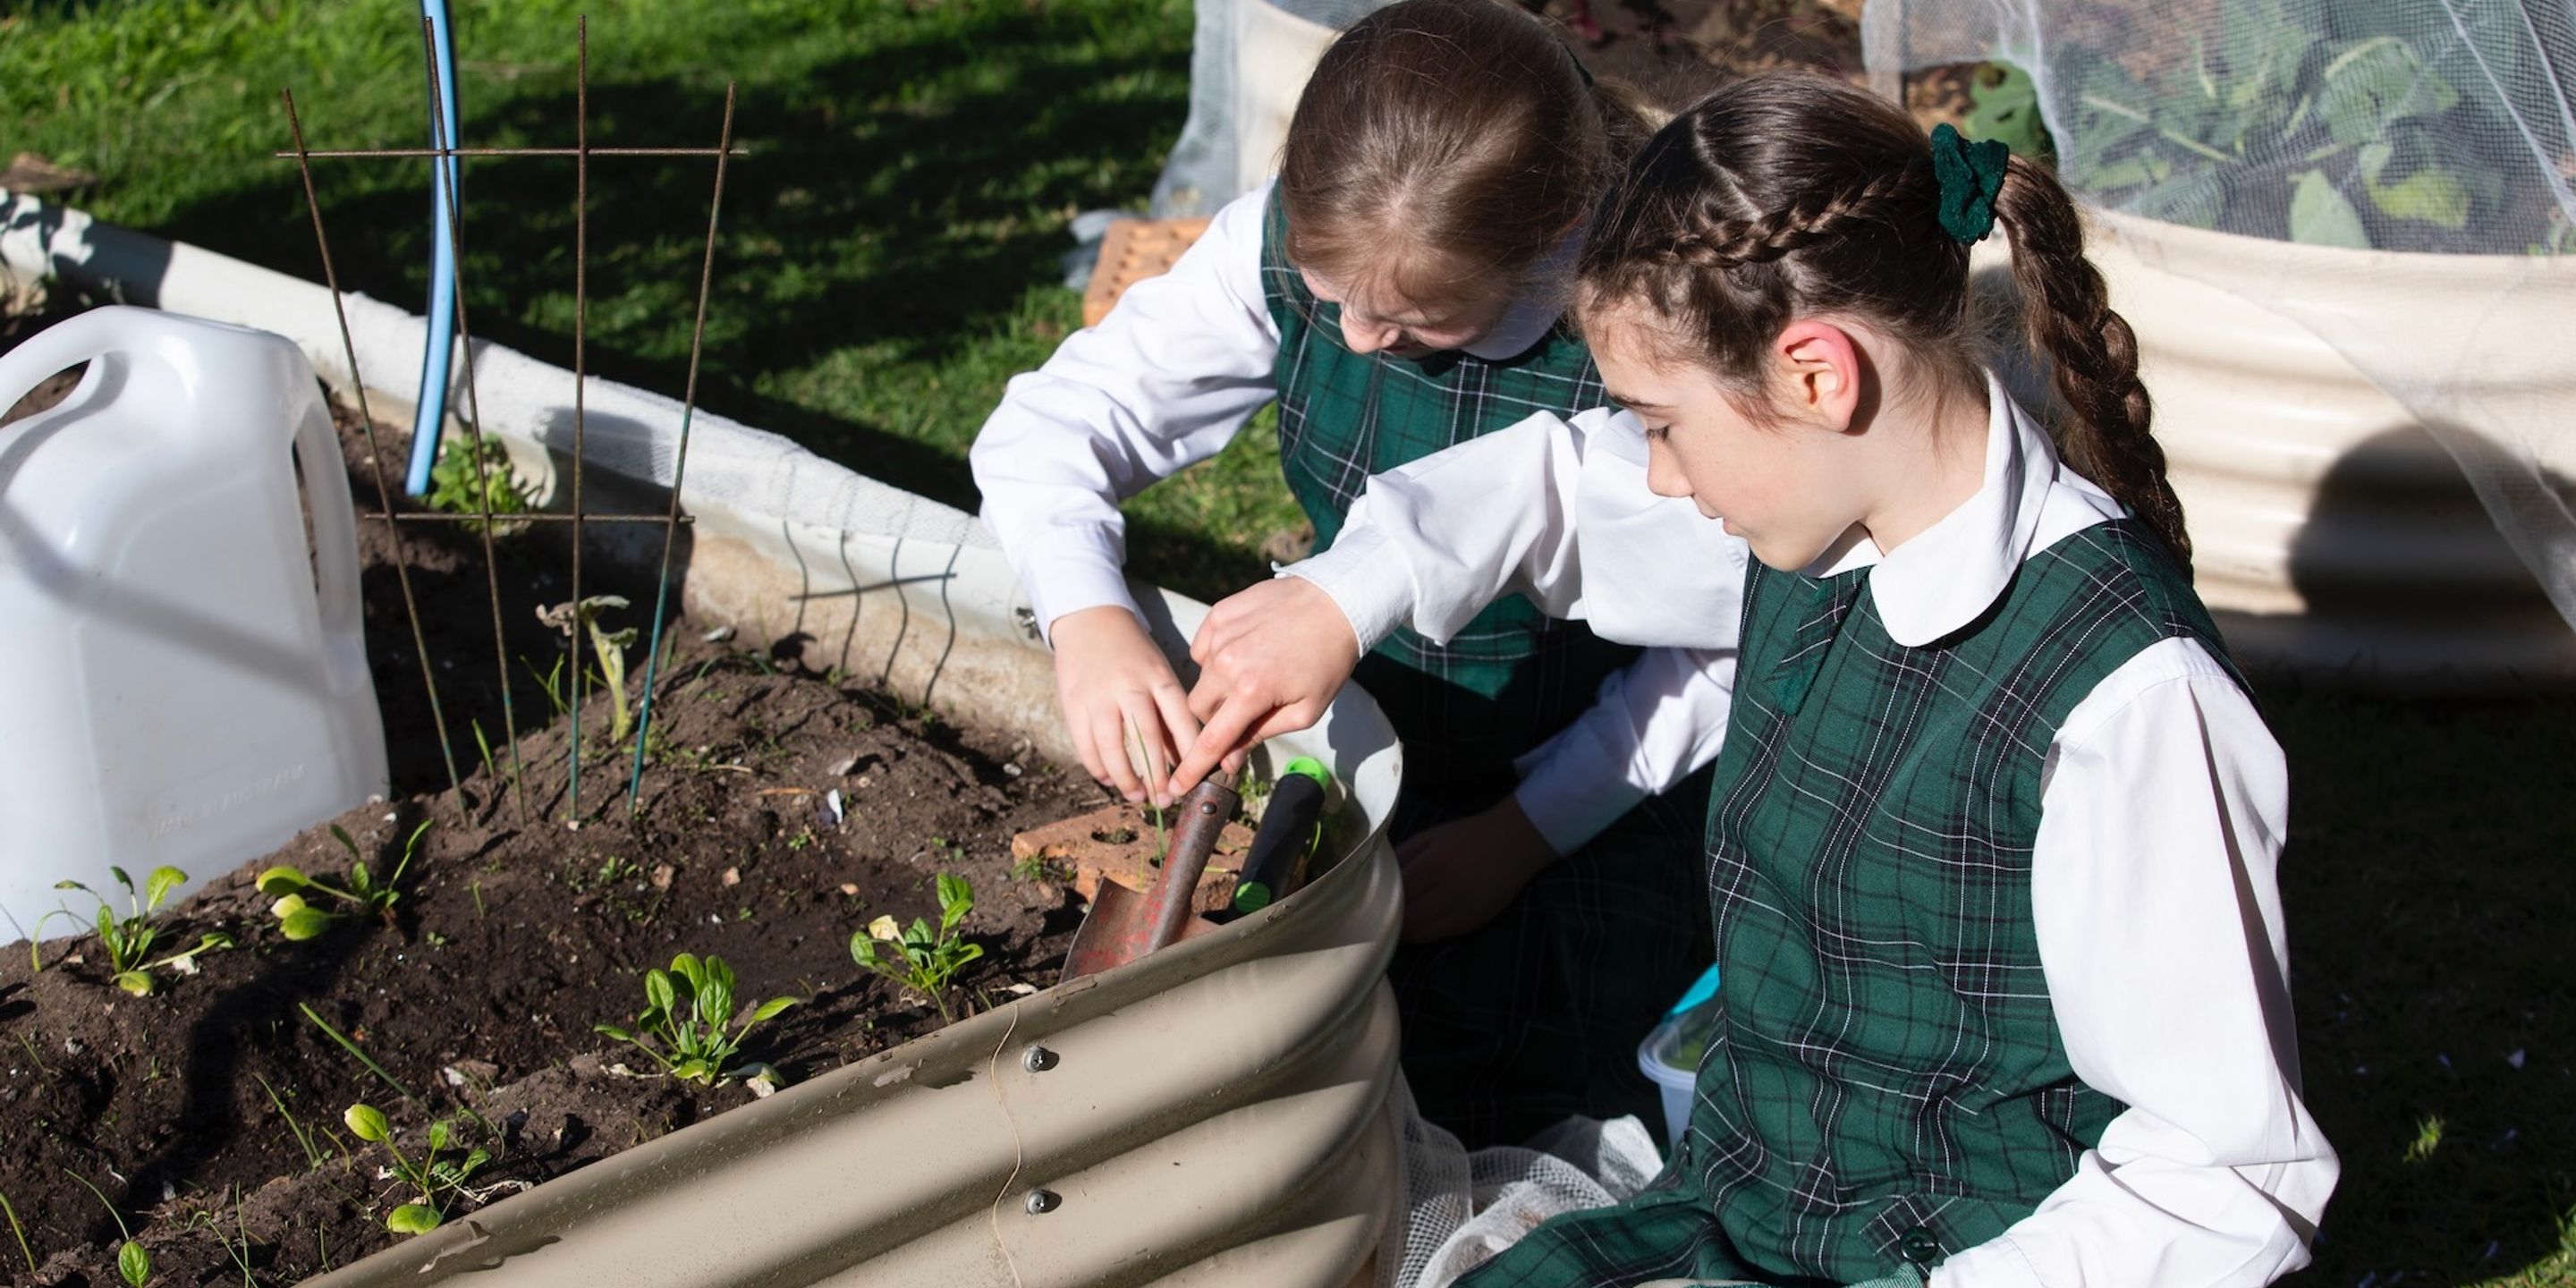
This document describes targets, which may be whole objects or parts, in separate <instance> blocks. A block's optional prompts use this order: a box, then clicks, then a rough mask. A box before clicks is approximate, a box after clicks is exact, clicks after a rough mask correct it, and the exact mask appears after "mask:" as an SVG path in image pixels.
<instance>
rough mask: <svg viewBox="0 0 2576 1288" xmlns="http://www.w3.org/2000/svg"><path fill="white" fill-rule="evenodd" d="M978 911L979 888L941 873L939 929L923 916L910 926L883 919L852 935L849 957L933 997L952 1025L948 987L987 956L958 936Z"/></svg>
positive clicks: (914, 919)
mask: <svg viewBox="0 0 2576 1288" xmlns="http://www.w3.org/2000/svg"><path fill="white" fill-rule="evenodd" d="M974 910H975V887H974V886H973V885H972V884H970V883H968V882H967V880H966V878H964V877H961V876H957V875H954V874H952V873H947V872H942V873H940V874H939V926H938V928H937V929H932V928H931V925H930V923H929V922H927V921H924V920H922V919H921V918H919V917H915V918H913V919H912V924H911V925H910V926H908V927H898V926H897V925H896V924H895V919H894V918H892V917H879V918H877V919H876V920H874V921H871V922H869V923H868V925H867V928H866V929H865V930H861V931H858V932H856V933H855V934H852V935H851V936H850V957H851V959H852V960H854V961H856V962H858V964H859V965H860V966H862V967H865V968H866V969H868V970H870V971H874V972H875V973H877V974H879V975H883V976H884V977H886V978H887V979H890V980H893V981H894V982H895V983H897V984H901V985H903V986H905V987H907V988H910V989H912V990H914V991H916V992H918V993H920V994H921V995H922V996H924V997H927V998H929V999H930V1001H931V1004H932V1005H935V1006H937V1007H938V1008H939V1016H940V1018H941V1019H943V1020H954V1019H955V1018H956V1016H955V1015H953V1014H951V1013H950V1011H949V1009H948V982H949V981H950V980H952V979H954V978H956V976H957V972H958V971H959V970H960V969H962V968H964V967H965V965H966V963H968V962H971V961H974V960H975V959H976V958H978V957H981V956H983V955H984V946H983V945H982V944H971V943H968V942H966V940H965V939H964V938H963V937H962V936H960V935H959V934H958V933H957V924H958V923H959V922H962V921H964V920H966V914H967V913H970V912H973V911H974Z"/></svg>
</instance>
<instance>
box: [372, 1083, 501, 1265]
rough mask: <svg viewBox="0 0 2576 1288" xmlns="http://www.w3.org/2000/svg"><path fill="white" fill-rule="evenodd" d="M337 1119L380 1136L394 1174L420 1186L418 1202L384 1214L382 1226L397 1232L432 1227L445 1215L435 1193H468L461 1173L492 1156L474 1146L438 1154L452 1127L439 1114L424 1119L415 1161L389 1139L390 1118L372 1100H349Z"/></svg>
mask: <svg viewBox="0 0 2576 1288" xmlns="http://www.w3.org/2000/svg"><path fill="white" fill-rule="evenodd" d="M340 1121H342V1122H344V1123H347V1124H348V1125H349V1130H350V1131H351V1132H352V1133H354V1134H355V1135H356V1136H357V1138H358V1139H360V1140H363V1141H371V1142H382V1143H383V1145H384V1147H385V1152H386V1153H388V1154H391V1155H393V1156H394V1165H393V1169H392V1170H393V1175H394V1178H395V1179H397V1180H400V1181H401V1182H403V1183H404V1184H406V1185H409V1186H410V1187H411V1188H413V1189H415V1190H418V1191H420V1201H419V1202H417V1203H405V1204H402V1205H400V1206H398V1207H396V1208H395V1209H394V1210H393V1211H391V1212H388V1213H386V1214H385V1228H386V1229H388V1230H391V1231H393V1232H394V1233H396V1234H427V1233H429V1232H430V1231H432V1230H435V1229H437V1228H438V1223H439V1222H441V1221H444V1220H446V1219H447V1213H446V1210H445V1209H443V1208H442V1207H440V1205H439V1203H440V1198H439V1196H440V1195H442V1194H451V1195H454V1196H456V1197H459V1198H463V1197H468V1196H467V1194H466V1192H465V1178H466V1177H469V1176H472V1175H473V1174H474V1169H476V1168H478V1167H481V1166H482V1165H483V1164H484V1163H486V1162H488V1161H490V1159H491V1157H492V1155H491V1154H490V1153H489V1152H487V1151H485V1150H483V1149H481V1148H479V1147H478V1148H474V1149H469V1150H466V1151H465V1153H464V1154H463V1156H462V1157H456V1158H440V1157H439V1155H440V1154H442V1153H445V1152H446V1151H447V1145H448V1136H449V1133H450V1131H451V1128H450V1127H449V1124H448V1121H447V1120H446V1119H444V1118H441V1119H439V1120H438V1121H436V1122H434V1123H431V1124H430V1125H429V1152H428V1153H425V1154H423V1155H421V1156H420V1161H418V1162H414V1161H412V1160H411V1159H408V1158H405V1157H403V1152H402V1149H401V1147H399V1146H397V1145H395V1144H394V1133H393V1124H392V1123H391V1122H389V1121H387V1120H386V1118H385V1113H384V1111H383V1110H381V1109H378V1108H376V1107H375V1106H374V1105H370V1104H366V1103H364V1102H360V1103H358V1104H354V1105H351V1106H349V1108H348V1110H347V1111H346V1112H344V1113H342V1114H341V1115H340Z"/></svg>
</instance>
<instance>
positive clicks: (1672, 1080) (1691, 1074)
mask: <svg viewBox="0 0 2576 1288" xmlns="http://www.w3.org/2000/svg"><path fill="white" fill-rule="evenodd" d="M1716 1024H1717V967H1715V966H1711V967H1709V968H1708V969H1707V970H1705V971H1703V972H1701V973H1700V977H1699V979H1698V981H1697V982H1695V983H1693V984H1692V985H1691V986H1690V991H1689V992H1686V993H1684V994H1682V1000H1680V1001H1678V1002H1675V1003H1673V1009H1671V1010H1669V1011H1666V1012H1665V1013H1664V1022H1663V1023H1661V1024H1658V1025H1656V1026H1655V1027H1654V1031H1653V1032H1650V1033H1648V1034H1647V1035H1646V1040H1645V1041H1643V1042H1640V1043H1638V1044H1637V1068H1638V1069H1639V1070H1641V1071H1642V1072H1644V1073H1645V1075H1646V1077H1647V1078H1648V1079H1649V1080H1651V1081H1652V1082H1653V1083H1654V1084H1655V1085H1656V1086H1657V1087H1660V1088H1662V1089H1663V1093H1664V1153H1665V1155H1666V1156H1667V1157H1670V1156H1671V1154H1672V1152H1673V1150H1674V1149H1675V1148H1677V1147H1679V1146H1680V1144H1681V1139H1682V1128H1683V1127H1684V1126H1687V1125H1688V1124H1689V1122H1690V1110H1691V1088H1692V1087H1693V1086H1694V1085H1695V1084H1697V1083H1698V1081H1699V1057H1700V1054H1701V1053H1702V1052H1704V1051H1706V1050H1707V1049H1708V1047H1707V1043H1708V1035H1709V1032H1710V1030H1711V1029H1712V1028H1714V1027H1715V1026H1716Z"/></svg>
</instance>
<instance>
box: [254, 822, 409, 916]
mask: <svg viewBox="0 0 2576 1288" xmlns="http://www.w3.org/2000/svg"><path fill="white" fill-rule="evenodd" d="M428 834H429V821H428V820H427V819H423V820H422V821H421V825H420V826H418V827H415V828H413V829H412V830H411V836H410V838H409V839H407V840H405V841H404V842H403V851H402V859H401V861H400V862H397V863H396V864H394V870H393V875H391V876H388V877H386V878H385V879H384V881H383V882H382V883H381V884H380V883H378V882H377V881H376V880H375V878H374V877H373V876H372V875H370V874H369V873H368V871H367V861H366V859H365V858H363V857H361V856H360V855H359V853H358V843H357V842H356V841H354V840H352V839H350V837H349V833H348V830H347V829H346V828H343V827H341V826H340V825H339V824H337V823H334V824H332V825H331V839H333V840H335V841H338V842H339V843H340V848H341V849H344V850H347V851H348V852H349V884H348V887H347V888H346V889H343V888H341V887H339V886H335V885H332V884H331V883H330V882H327V881H316V880H314V879H313V878H311V877H309V876H306V875H304V871H303V869H301V868H294V867H289V866H287V865H285V864H283V863H281V864H279V865H277V866H276V867H273V868H270V869H269V870H267V871H266V872H262V873H260V874H259V892H260V893H261V894H264V895H268V896H269V897H271V898H273V899H275V900H277V902H275V903H272V904H270V905H269V906H268V910H269V912H270V914H271V915H273V916H275V917H276V918H277V921H278V926H279V928H280V929H282V930H284V931H285V932H286V937H287V938H289V939H311V938H312V937H314V936H315V935H318V934H321V933H322V932H323V931H325V930H328V929H330V928H331V923H332V922H334V921H337V920H339V919H340V918H342V917H344V916H346V917H357V916H372V917H375V918H377V919H378V920H381V921H383V922H384V923H385V924H386V925H389V926H390V925H392V924H393V920H394V904H395V903H397V902H399V901H400V900H401V899H402V889H401V886H402V879H403V873H404V872H406V871H408V870H410V868H411V861H412V859H413V857H414V856H416V855H418V854H419V853H420V838H422V837H423V836H426V835H428ZM308 893H314V894H327V895H329V896H331V897H332V898H334V899H338V900H340V901H341V902H343V903H346V904H348V905H349V907H350V911H348V912H345V913H342V912H333V911H330V910H329V909H326V908H321V907H317V906H315V905H314V904H313V902H312V901H311V900H309V899H306V898H305V897H304V896H305V895H306V894H308Z"/></svg>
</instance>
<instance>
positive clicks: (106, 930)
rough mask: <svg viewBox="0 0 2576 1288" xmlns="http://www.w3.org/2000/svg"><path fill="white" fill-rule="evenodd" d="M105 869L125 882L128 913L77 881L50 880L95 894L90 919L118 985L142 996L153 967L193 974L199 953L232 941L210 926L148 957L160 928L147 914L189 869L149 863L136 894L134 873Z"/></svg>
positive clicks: (64, 913) (63, 913)
mask: <svg viewBox="0 0 2576 1288" xmlns="http://www.w3.org/2000/svg"><path fill="white" fill-rule="evenodd" d="M107 872H108V875H110V876H112V877H115V878H116V883H117V884H118V885H121V886H123V887H125V906H126V908H127V910H128V915H127V916H124V917H121V918H120V917H118V916H117V915H116V913H115V910H114V909H113V907H112V906H111V905H109V903H108V901H107V897H106V896H105V895H102V894H100V893H99V892H98V891H96V890H92V889H90V888H89V887H88V886H85V885H82V884H81V883H80V882H78V881H57V882H55V883H54V888H55V889H57V890H78V891H80V892H81V893H82V894H85V895H88V896H89V897H90V898H92V899H96V900H98V916H97V917H96V919H95V921H94V923H93V924H95V925H96V926H97V928H98V938H99V942H100V944H101V945H103V946H104V947H105V948H106V949H107V962H108V965H107V969H108V974H109V977H110V979H111V980H112V981H113V982H114V983H115V984H116V986H117V987H118V988H121V989H124V990H125V991H126V992H128V993H132V994H133V995H135V996H136V997H147V996H149V995H150V994H151V992H152V972H153V971H155V970H158V969H160V968H161V967H164V966H168V967H172V968H173V969H175V970H177V971H178V972H179V973H180V974H183V975H188V974H195V973H196V969H197V957H198V955H199V954H202V953H208V952H212V951H214V950H215V949H218V948H230V947H232V946H233V939H232V936H230V935H227V934H223V933H222V932H220V931H209V932H207V933H206V934H205V935H204V936H202V937H200V938H199V939H198V941H197V946H196V947H194V948H191V949H189V950H187V951H186V952H180V953H172V954H170V955H169V956H167V957H163V958H161V959H159V960H158V961H155V960H151V955H152V945H153V943H154V942H155V941H156V940H158V939H159V938H160V937H161V928H160V927H158V926H155V925H153V924H152V915H153V914H154V913H156V912H158V911H160V909H161V905H162V903H163V902H165V901H166V900H168V899H169V897H170V892H171V891H173V890H176V889H178V888H179V887H180V886H182V885H185V884H187V881H188V874H187V873H185V872H182V871H180V870H179V869H177V868H174V867H171V866H169V865H168V864H166V863H165V864H163V865H161V866H160V867H157V868H154V869H152V872H151V874H150V875H149V876H146V877H145V878H144V879H143V890H142V892H141V893H140V894H137V893H136V892H135V889H134V878H132V877H129V876H127V875H126V874H125V869H123V868H117V867H111V868H109V869H108V870H107ZM73 915H74V914H73V913H72V912H71V910H70V909H68V908H61V909H56V910H55V911H53V912H49V913H47V914H45V916H44V917H43V918H41V919H39V920H38V921H37V922H36V927H37V929H38V930H42V929H43V928H44V924H45V922H47V921H51V920H52V919H54V918H55V917H70V916H73Z"/></svg>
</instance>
